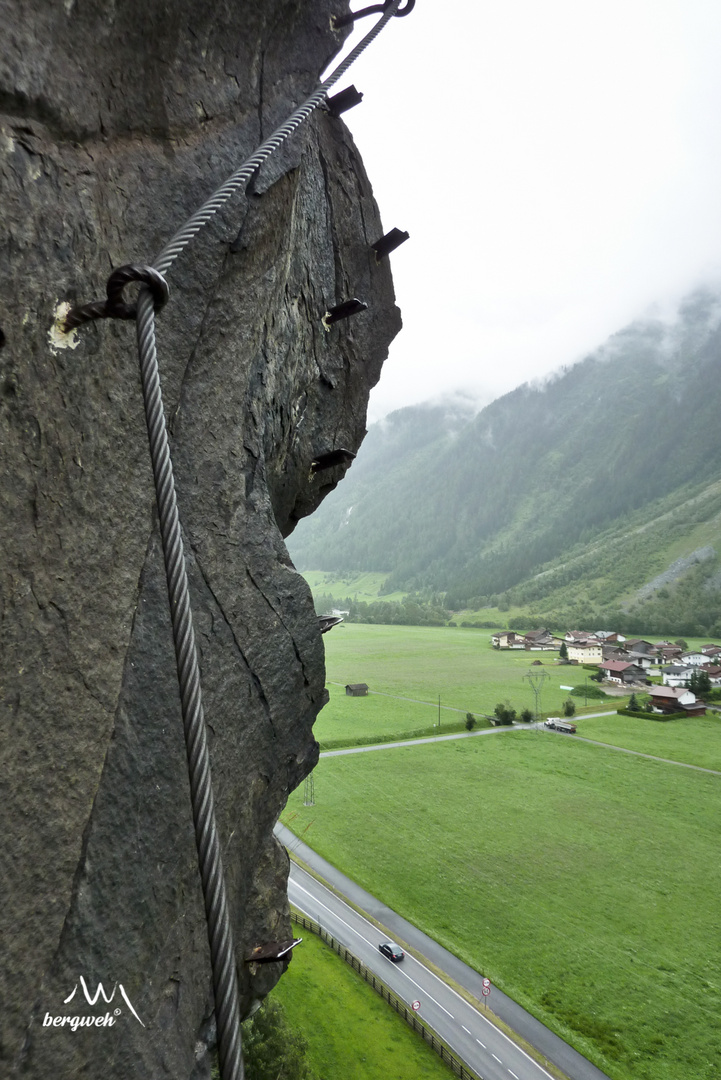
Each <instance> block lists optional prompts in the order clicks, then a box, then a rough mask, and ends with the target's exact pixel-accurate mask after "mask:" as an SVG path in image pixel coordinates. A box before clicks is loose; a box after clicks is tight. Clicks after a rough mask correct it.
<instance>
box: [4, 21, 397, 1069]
mask: <svg viewBox="0 0 721 1080" xmlns="http://www.w3.org/2000/svg"><path fill="white" fill-rule="evenodd" d="M346 6H347V5H345V4H343V3H342V2H341V0H313V2H303V3H301V2H300V0H266V2H265V3H261V4H259V3H257V2H254V3H251V2H249V0H234V2H233V3H229V2H228V3H225V2H219V0H206V2H204V3H202V4H198V3H196V2H193V3H191V2H190V0H175V2H174V3H172V4H170V3H168V2H162V3H153V4H149V3H147V0H142V2H141V0H123V3H117V2H113V0H111V2H110V3H105V4H102V5H101V4H100V3H99V0H83V2H82V3H81V2H80V0H64V2H59V0H34V3H33V4H32V5H23V4H17V3H15V2H14V0H11V2H9V3H8V2H0V24H2V26H3V28H4V29H3V49H2V54H1V56H0V222H1V224H2V229H1V230H0V331H1V333H0V342H2V341H4V345H3V347H2V348H0V425H1V426H0V440H1V441H0V466H1V468H2V472H1V474H0V581H1V583H2V585H1V589H0V632H1V635H2V636H1V640H0V649H1V652H0V680H1V681H0V703H1V704H0V708H1V712H0V716H1V718H2V722H1V724H0V738H1V744H0V752H1V755H2V756H1V760H0V783H1V784H2V799H0V836H1V837H2V844H1V849H0V850H1V852H2V863H1V865H0V873H1V875H2V904H1V905H0V941H1V942H2V964H0V1075H2V1076H3V1077H4V1076H10V1077H16V1076H17V1077H37V1078H40V1077H42V1078H43V1080H45V1078H46V1077H48V1076H53V1077H54V1078H55V1080H65V1078H66V1077H67V1078H70V1077H73V1078H75V1077H89V1078H95V1077H98V1078H100V1077H101V1076H102V1077H103V1078H106V1077H107V1078H115V1077H117V1078H121V1077H122V1078H123V1080H126V1078H128V1077H133V1078H134V1080H141V1078H146V1077H147V1078H151V1077H152V1078H153V1080H158V1078H162V1077H171V1076H172V1077H173V1078H174V1080H178V1078H183V1077H188V1078H193V1080H200V1078H201V1077H204V1076H207V1075H208V1053H207V1046H208V1043H212V1040H213V1018H212V995H211V986H210V968H209V955H208V945H207V936H206V927H205V919H204V913H203V905H202V895H201V890H200V880H199V876H198V870H197V863H196V853H195V843H194V837H193V829H192V820H191V811H190V799H189V794H188V782H187V772H186V764H185V750H184V744H183V737H182V725H181V718H180V707H179V698H178V690H177V685H176V678H175V667H174V657H173V650H172V636H171V629H170V620H169V615H168V602H167V595H166V591H165V579H164V570H163V566H162V555H161V551H160V543H159V536H158V531H157V520H156V518H157V515H156V509H155V498H154V491H153V487H152V479H151V472H150V464H149V458H148V449H147V433H146V430H145V421H144V414H143V406H142V400H141V393H140V384H139V376H138V361H137V351H136V347H135V327H134V324H133V323H120V322H113V321H106V322H96V323H93V324H91V325H88V326H86V327H84V328H82V329H81V330H80V331H79V332H78V333H77V335H76V336H75V338H74V339H73V338H60V339H58V338H57V336H56V337H55V338H54V339H53V338H52V334H51V330H52V326H53V322H54V319H55V316H56V313H57V310H58V306H59V304H60V303H62V302H65V301H67V302H71V303H74V302H76V301H77V302H84V301H87V300H91V299H96V298H99V297H102V295H103V294H104V283H105V281H106V279H107V276H108V273H109V271H110V269H111V268H112V267H113V266H118V265H122V264H123V263H127V262H144V261H151V260H152V258H153V257H154V255H155V254H156V253H157V252H158V251H159V249H160V248H161V247H162V246H163V244H164V243H165V241H166V240H167V239H168V238H169V237H170V236H171V235H172V234H173V233H174V232H175V231H176V229H177V228H178V227H179V226H180V225H181V224H182V223H183V221H184V220H185V219H186V218H187V217H188V216H189V215H190V213H192V211H193V210H195V209H196V208H197V206H198V205H200V203H202V202H203V200H204V199H205V197H206V196H207V195H208V194H209V193H210V192H211V191H212V190H213V189H214V187H215V186H216V185H217V184H218V183H219V182H220V181H222V180H223V179H225V177H226V176H227V175H229V174H230V173H231V172H232V171H233V170H234V169H235V168H237V166H238V165H239V164H240V163H241V162H242V161H243V160H244V158H246V157H247V156H248V155H249V154H250V153H251V152H252V151H253V150H254V149H255V147H256V146H257V145H258V144H259V143H260V141H261V140H262V138H263V137H264V136H266V135H268V134H269V133H270V131H271V130H272V129H273V128H274V127H275V126H276V125H277V123H279V122H280V121H281V120H282V119H284V118H285V116H286V115H287V114H288V112H290V110H291V108H292V107H294V106H295V105H297V104H298V103H300V101H302V100H303V99H304V98H305V97H306V96H307V94H308V93H309V92H310V91H311V90H312V89H313V88H314V86H315V84H316V81H317V77H318V74H319V72H320V71H321V70H322V69H323V68H324V66H325V64H326V63H327V62H328V60H329V59H330V57H331V56H332V55H333V54H334V53H335V51H336V50H337V49H338V47H339V45H340V43H341V35H339V34H337V33H334V32H333V31H332V30H331V27H330V15H331V13H332V12H333V11H342V10H345V9H346ZM252 190H253V193H252V194H247V195H245V196H241V197H238V198H237V199H235V200H234V201H233V202H232V203H231V204H229V205H228V207H227V208H226V210H225V211H224V212H223V214H222V215H221V216H220V217H219V218H218V219H216V221H215V222H214V223H213V224H212V225H211V226H210V227H209V228H208V229H207V230H206V231H205V233H203V234H202V235H201V237H199V238H198V239H197V240H196V242H195V243H194V244H193V245H192V247H191V248H190V249H189V250H188V251H187V252H186V253H185V254H184V255H183V256H182V257H181V258H180V259H179V260H178V262H177V263H176V264H175V266H174V267H173V269H172V271H171V272H170V274H169V283H170V287H171V300H170V302H169V304H168V306H167V307H166V308H165V309H164V310H163V312H162V313H161V315H160V316H159V320H158V348H159V359H160V367H161V377H162V379H163V392H164V399H165V405H166V411H167V414H168V418H169V426H170V430H171V436H172V452H173V459H174V464H175V471H176V480H177V484H178V501H179V508H180V516H181V521H182V525H183V529H184V537H185V543H186V557H187V562H188V570H189V575H190V586H191V590H192V603H193V610H194V616H195V620H196V636H197V641H198V645H199V650H200V660H201V669H202V678H203V692H204V704H205V713H206V720H207V724H208V734H209V740H210V751H211V761H212V768H213V776H214V784H215V795H216V808H217V814H218V824H219V832H220V837H221V844H222V847H223V851H224V860H225V868H226V876H227V879H228V886H229V893H230V905H231V914H232V921H233V925H234V930H235V935H236V946H237V955H238V966H239V972H240V976H241V993H242V998H243V1008H244V1009H245V1010H247V1009H248V1008H249V1007H250V1005H251V1003H252V1001H253V999H254V998H256V997H258V996H261V995H263V994H265V993H267V992H268V990H269V989H270V987H271V986H272V985H273V984H274V982H275V981H276V980H277V978H278V977H279V975H280V974H281V965H280V964H273V965H268V966H267V967H264V968H260V969H258V970H257V971H255V973H252V971H251V969H250V968H249V966H248V965H246V964H244V963H243V956H244V954H245V953H246V952H247V951H248V950H249V949H250V948H252V947H253V946H255V945H257V944H259V943H262V942H264V941H267V940H270V939H277V938H282V937H287V936H289V935H290V924H289V920H288V905H287V897H286V877H287V856H286V855H285V852H284V851H283V849H282V848H280V847H279V845H278V844H277V843H276V842H275V841H274V839H273V837H272V828H273V824H274V823H275V821H276V819H277V816H278V814H279V812H280V810H281V809H282V807H283V805H284V802H285V800H286V798H287V795H288V792H289V791H290V790H291V789H292V788H293V787H294V786H296V785H297V784H298V783H300V782H301V781H302V779H303V778H304V777H305V776H306V775H307V773H308V772H309V771H310V769H311V768H312V767H313V765H314V763H315V761H316V758H317V744H316V743H315V741H314V738H313V733H312V724H313V721H314V719H315V716H316V715H317V712H318V710H319V709H320V708H321V707H322V704H323V700H324V659H323V645H322V641H321V638H320V635H319V633H318V628H317V623H316V619H315V615H314V612H313V606H312V602H311V597H310V595H309V592H308V589H307V587H306V586H305V584H304V582H303V580H302V578H300V576H299V575H298V574H297V573H296V572H295V570H294V568H293V566H292V564H291V562H290V559H289V557H288V555H287V552H286V549H285V545H284V542H283V538H284V537H285V536H287V535H288V534H289V533H290V532H291V531H292V529H293V527H294V525H295V523H296V522H297V520H298V519H299V518H300V517H302V516H304V515H306V514H308V513H310V512H312V510H313V509H314V508H315V507H316V506H317V505H318V503H319V502H320V501H321V499H322V498H323V496H324V495H325V494H326V493H327V492H328V491H329V490H332V488H333V487H334V486H335V484H336V483H337V482H338V481H339V480H340V479H341V478H342V475H343V472H344V469H343V467H342V466H338V467H336V468H335V469H332V470H329V471H328V470H326V471H323V472H318V473H316V474H315V475H314V476H313V477H312V478H311V476H310V468H309V467H310V463H311V461H313V460H314V458H316V457H317V456H318V455H319V454H322V453H324V452H327V451H330V450H333V449H335V448H338V447H347V448H349V449H351V450H356V449H357V448H358V446H359V444H360V442H361V440H362V438H363V435H364V433H365V412H366V404H367V397H368V392H369V390H370V388H371V387H372V386H373V385H374V383H375V382H376V381H377V379H378V377H379V374H380V368H381V364H382V362H383V360H384V358H385V356H386V354H387V348H388V344H389V342H390V340H391V339H392V338H393V336H394V335H395V333H397V331H398V329H399V326H400V319H399V314H398V311H397V309H396V307H395V304H394V296H393V288H392V282H391V277H390V271H389V269H388V265H387V263H385V264H382V265H380V266H377V265H376V264H375V259H374V257H372V253H371V252H370V251H369V244H370V243H372V242H373V241H374V240H376V239H377V238H378V237H379V236H380V235H381V233H382V231H383V230H382V228H381V224H380V220H379V216H378V211H377V208H376V206H375V203H374V201H373V198H372V193H371V189H370V186H369V183H368V180H367V179H366V176H365V173H364V170H363V167H362V164H361V162H360V160H359V157H358V154H357V152H356V150H355V148H354V146H353V143H352V141H351V139H350V137H349V134H348V132H347V129H346V128H345V126H344V125H343V123H342V122H341V121H340V120H335V119H332V118H331V117H330V116H328V115H327V114H323V113H318V114H316V115H315V116H314V117H313V118H312V119H311V120H310V121H309V122H308V123H307V124H306V126H305V127H304V128H303V129H302V130H301V132H300V133H299V134H297V135H296V136H295V137H294V140H293V143H292V145H290V144H289V145H288V146H287V147H286V148H285V149H284V150H283V152H282V155H281V156H280V157H279V159H278V160H276V161H273V162H272V163H271V164H270V165H269V166H267V167H266V168H265V169H264V171H263V174H262V175H261V176H260V177H259V178H258V181H257V183H256V184H255V185H254V188H253V189H252ZM350 295H357V296H359V297H361V298H362V299H364V300H365V301H366V302H367V303H368V304H369V311H368V312H367V313H365V314H363V315H360V316H358V317H357V318H356V319H354V320H352V321H348V322H344V323H340V324H338V325H337V326H334V327H333V328H332V329H331V331H330V333H327V332H326V331H324V329H323V327H322V325H321V322H320V317H321V316H322V314H323V312H324V311H325V310H326V307H328V306H330V305H332V304H334V303H337V302H339V301H340V300H342V299H345V298H346V297H347V296H350ZM81 976H82V977H83V978H84V979H85V980H86V983H87V985H88V987H89V989H90V990H91V991H92V992H94V991H95V989H96V987H97V984H98V982H99V981H102V982H103V985H104V987H105V989H106V991H109V990H110V989H112V987H113V986H114V985H115V986H116V994H115V998H114V1000H113V1002H112V1003H111V1004H110V1005H108V1006H107V1007H106V1006H104V1003H103V1002H102V1000H101V999H100V1000H99V1001H98V1002H97V1003H96V1006H95V1007H90V1006H89V1005H87V1004H86V1002H85V998H84V994H83V988H82V985H81V983H80V977H81ZM121 986H122V991H123V992H124V994H125V997H123V996H122V993H121V989H120V987H121ZM74 987H75V988H76V991H75V994H74V996H73V997H72V998H71V999H70V1001H69V1002H67V1003H66V1001H65V999H66V998H68V997H69V996H70V994H71V993H72V991H73V988H74ZM126 999H127V1001H126ZM128 1003H129V1004H128ZM130 1005H132V1007H133V1009H134V1010H135V1013H137V1017H138V1018H139V1019H136V1017H135V1016H134V1015H133V1012H132V1010H131V1009H130ZM116 1008H120V1014H119V1015H117V1016H116V1014H115V1009H116ZM85 1014H87V1015H103V1016H104V1015H106V1014H107V1015H108V1016H109V1017H110V1019H112V1020H113V1021H114V1023H113V1024H112V1025H106V1026H104V1027H101V1028H97V1027H94V1028H92V1029H86V1028H80V1029H78V1030H76V1031H72V1030H70V1029H69V1028H68V1027H67V1026H63V1027H54V1026H52V1024H48V1023H47V1019H48V1017H50V1018H51V1019H52V1018H54V1017H57V1016H64V1015H85Z"/></svg>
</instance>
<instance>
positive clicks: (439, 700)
mask: <svg viewBox="0 0 721 1080" xmlns="http://www.w3.org/2000/svg"><path fill="white" fill-rule="evenodd" d="M440 730H441V695H440V694H439V695H438V732H439V734H440Z"/></svg>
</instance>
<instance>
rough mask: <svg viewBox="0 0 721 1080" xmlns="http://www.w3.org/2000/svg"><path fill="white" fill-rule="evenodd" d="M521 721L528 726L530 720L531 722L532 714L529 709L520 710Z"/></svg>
mask: <svg viewBox="0 0 721 1080" xmlns="http://www.w3.org/2000/svg"><path fill="white" fill-rule="evenodd" d="M521 720H523V721H524V722H525V723H526V724H530V722H531V720H533V713H532V711H531V710H530V709H529V708H525V709H521Z"/></svg>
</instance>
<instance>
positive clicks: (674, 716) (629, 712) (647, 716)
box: [616, 709, 686, 721]
mask: <svg viewBox="0 0 721 1080" xmlns="http://www.w3.org/2000/svg"><path fill="white" fill-rule="evenodd" d="M616 712H617V713H618V715H619V716H638V717H639V719H640V720H661V721H664V720H681V719H683V718H684V717H685V716H686V713H682V712H674V713H650V712H641V711H640V710H639V709H616Z"/></svg>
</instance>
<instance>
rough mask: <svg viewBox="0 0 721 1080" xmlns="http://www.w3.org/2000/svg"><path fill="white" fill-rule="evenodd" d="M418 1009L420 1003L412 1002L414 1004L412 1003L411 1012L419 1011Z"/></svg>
mask: <svg viewBox="0 0 721 1080" xmlns="http://www.w3.org/2000/svg"><path fill="white" fill-rule="evenodd" d="M420 1007H421V1003H420V1001H414V1002H413V1011H414V1012H418V1010H419V1009H420Z"/></svg>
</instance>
